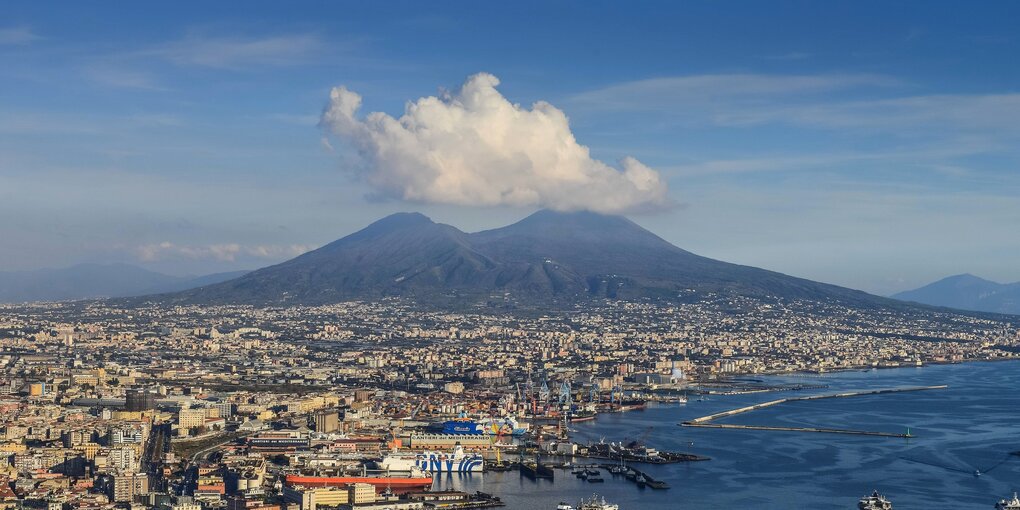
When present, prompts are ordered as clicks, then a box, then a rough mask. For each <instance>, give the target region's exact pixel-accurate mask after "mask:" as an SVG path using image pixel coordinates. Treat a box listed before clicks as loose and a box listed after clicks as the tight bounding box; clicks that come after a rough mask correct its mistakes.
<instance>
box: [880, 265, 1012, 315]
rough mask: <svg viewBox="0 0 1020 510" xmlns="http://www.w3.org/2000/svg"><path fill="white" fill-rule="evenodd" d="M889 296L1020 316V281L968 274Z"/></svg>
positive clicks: (961, 308) (927, 303) (936, 304)
mask: <svg viewBox="0 0 1020 510" xmlns="http://www.w3.org/2000/svg"><path fill="white" fill-rule="evenodd" d="M893 297H894V298H896V299H901V300H904V301H913V302H916V303H924V304H926V305H934V306H947V307H950V308H958V309H960V310H972V311H977V312H992V313H1007V314H1015V315H1020V282H1017V283H996V282H993V281H989V280H985V279H983V278H978V277H977V276H974V275H971V274H960V275H956V276H950V277H948V278H943V279H941V280H939V281H937V282H935V283H931V284H928V285H925V286H924V287H921V288H919V289H914V290H908V291H906V292H900V293H899V294H896V295H894V296H893Z"/></svg>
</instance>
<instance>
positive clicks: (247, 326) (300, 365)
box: [0, 299, 1020, 510]
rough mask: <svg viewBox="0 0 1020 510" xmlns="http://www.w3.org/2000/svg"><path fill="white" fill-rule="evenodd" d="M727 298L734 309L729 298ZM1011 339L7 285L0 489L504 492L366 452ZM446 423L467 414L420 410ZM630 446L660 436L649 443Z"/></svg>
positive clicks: (640, 308) (516, 456) (694, 311)
mask: <svg viewBox="0 0 1020 510" xmlns="http://www.w3.org/2000/svg"><path fill="white" fill-rule="evenodd" d="M735 306H739V307H740V308H741V309H742V310H743V311H742V312H741V313H740V314H733V313H731V311H732V309H733V307H735ZM1018 352H1020V329H1018V326H1017V324H1016V323H1014V322H1010V321H1008V320H1003V319H1002V318H1001V316H982V315H973V316H967V315H959V314H956V313H950V312H945V313H943V312H939V311H925V312H920V311H916V310H915V311H914V312H912V313H909V314H907V313H896V312H890V311H888V310H878V311H875V312H867V311H861V310H854V309H840V308H839V307H838V306H836V305H820V304H818V303H808V302H789V303H783V302H782V301H781V300H777V301H776V302H774V303H770V304H760V303H757V304H756V302H752V301H750V300H748V301H747V302H742V303H736V302H734V301H733V300H731V299H728V300H724V301H719V302H715V303H713V302H701V303H697V304H685V305H661V304H639V303H625V302H605V303H603V305H601V306H586V307H583V308H582V307H578V308H577V309H576V310H568V311H565V312H561V313H556V314H538V313H534V314H532V315H531V316H528V315H527V314H524V315H522V314H514V315H510V314H506V315H501V314H498V313H481V312H479V313H472V314H466V313H465V314H451V313H443V312H429V311H421V310H420V309H418V308H416V307H415V306H413V304H411V303H407V302H403V301H400V300H396V299H393V300H384V301H382V302H378V303H361V302H353V303H341V304H337V305H331V306H320V307H291V308H261V309H260V308H253V307H245V306H221V307H163V306H158V305H149V306H143V307H138V308H132V309H124V308H120V307H118V306H117V305H116V302H102V301H94V302H75V303H53V304H45V303H43V304H34V305H6V306H3V307H2V308H0V367H2V370H3V372H2V374H0V409H2V410H3V414H2V416H3V419H2V422H0V426H2V431H3V436H2V437H3V441H2V443H0V452H2V454H3V455H4V456H5V460H6V462H5V463H4V465H3V466H2V471H0V473H2V474H0V477H2V478H3V481H2V483H0V503H2V504H3V505H4V507H5V508H28V507H39V508H49V509H51V510H55V509H58V508H64V509H99V508H114V507H123V506H125V505H128V506H132V507H135V506H140V507H145V508H160V509H168V510H169V509H173V510H196V509H199V508H202V509H211V508H224V507H225V508H228V509H229V510H236V509H242V508H243V509H277V508H300V509H302V510H313V509H314V507H315V506H316V505H327V506H337V507H340V508H482V507H487V506H498V505H500V504H501V503H500V502H499V495H498V494H495V495H491V494H482V493H479V494H468V493H464V492H458V491H449V490H446V491H434V492H430V491H427V490H425V489H427V488H429V487H431V485H432V484H431V482H432V478H431V476H432V475H434V474H435V473H436V472H437V471H438V472H441V469H436V468H435V467H431V468H430V467H429V465H428V464H427V463H426V464H424V465H423V466H424V469H419V468H418V466H417V465H415V466H412V467H411V468H408V469H406V470H405V471H406V472H404V473H402V474H400V475H397V474H395V473H391V472H390V470H391V469H392V467H390V468H387V469H386V470H385V474H383V473H382V472H380V471H379V468H380V462H388V460H387V459H390V458H391V457H392V456H394V455H399V454H400V453H407V454H411V455H422V454H423V453H424V452H431V451H443V452H453V451H454V450H455V449H458V450H462V451H459V452H458V453H457V455H458V456H463V458H467V459H476V458H477V459H478V460H479V467H478V469H479V470H481V469H483V467H482V466H484V469H509V468H510V467H511V466H513V465H514V464H517V466H516V467H517V468H518V469H536V470H541V469H542V468H543V467H545V465H544V464H541V463H537V465H533V466H531V465H529V462H530V461H528V460H525V454H527V456H528V457H527V458H528V459H530V458H531V455H532V454H533V453H546V454H555V455H566V456H584V455H586V454H590V455H592V456H593V457H596V458H597V456H596V455H595V454H596V453H598V452H596V451H595V450H597V447H594V446H592V445H585V444H578V443H575V442H572V441H571V440H570V438H569V434H568V433H567V430H569V429H568V428H567V427H564V426H563V424H565V423H569V422H572V421H575V420H585V419H592V418H594V417H596V416H597V415H598V414H599V413H605V412H622V411H627V410H629V409H635V408H640V407H642V406H644V405H646V403H647V402H652V401H657V402H662V403H663V405H681V404H680V403H682V402H685V401H686V400H687V398H689V397H690V398H694V397H696V396H698V395H702V394H712V393H722V394H725V393H727V392H741V391H781V390H784V388H774V387H773V388H769V387H764V386H760V385H755V384H754V383H752V382H748V381H747V380H745V379H742V377H743V376H746V375H748V374H769V373H783V372H792V371H809V372H824V371H833V370H846V369H861V368H885V367H897V366H922V365H928V364H939V363H956V362H966V361H974V360H996V359H1011V358H1015V357H1017V355H1018ZM457 423H464V424H466V425H469V427H474V426H475V425H476V424H483V425H478V426H477V428H475V429H471V430H468V431H466V432H467V433H463V432H464V431H460V430H441V429H436V426H437V425H440V426H441V425H443V424H446V427H447V428H449V427H450V424H454V425H456V424H457ZM651 446H652V447H654V445H651ZM642 448H644V450H641V449H642ZM639 450H640V451H639ZM626 455H628V456H633V457H634V458H635V459H636V460H640V459H639V457H640V456H641V455H653V456H657V457H660V458H661V457H662V455H661V454H660V453H658V452H655V450H654V448H649V447H648V446H644V445H635V450H634V451H628V452H627V453H626ZM676 455H680V454H679V453H677V454H676ZM397 458H399V457H397ZM451 458H453V457H452V456H451ZM571 458H574V457H571ZM576 458H581V457H576ZM458 459H460V457H458ZM529 466H530V467H529ZM468 469H469V470H473V469H475V468H473V467H472V468H468ZM373 471H374V472H375V475H372V472H373ZM533 474H535V475H539V476H540V475H541V474H540V473H533ZM398 476H399V478H398ZM344 477H347V478H344ZM330 480H337V482H336V483H332V482H330ZM414 480H418V481H419V482H415V481H414ZM401 484H409V485H401ZM416 484H417V485H416ZM401 489H402V490H401Z"/></svg>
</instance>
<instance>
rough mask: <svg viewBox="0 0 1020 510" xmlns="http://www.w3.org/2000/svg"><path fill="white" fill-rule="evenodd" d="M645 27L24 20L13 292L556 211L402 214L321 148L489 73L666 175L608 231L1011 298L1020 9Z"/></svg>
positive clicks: (597, 145) (880, 287)
mask: <svg viewBox="0 0 1020 510" xmlns="http://www.w3.org/2000/svg"><path fill="white" fill-rule="evenodd" d="M196 5H197V4H196ZM653 5H654V7H655V8H649V9H626V8H624V7H622V6H613V5H609V4H602V5H593V6H586V7H587V9H586V10H584V11H582V12H580V13H578V11H577V9H576V7H577V6H572V5H570V4H563V5H561V6H557V7H548V6H539V4H530V5H529V4H525V5H521V6H517V7H507V8H506V9H505V10H504V11H502V12H500V13H498V15H494V14H493V13H490V12H488V11H487V10H484V9H480V8H477V7H472V6H470V5H468V4H462V5H461V6H460V7H461V8H458V9H448V10H445V11H444V12H432V11H431V10H430V9H428V8H425V7H423V6H418V5H415V4H414V3H403V4H401V3H397V4H387V5H386V6H365V5H361V6H357V5H343V6H340V5H332V6H330V5H313V4H305V5H300V6H299V7H298V8H289V7H288V8H284V7H282V6H273V5H271V4H253V5H252V6H251V8H250V9H249V10H247V11H245V12H236V10H235V9H232V8H229V7H227V6H214V7H208V6H206V7H204V8H202V9H198V8H194V9H180V8H176V7H175V8H169V7H151V8H148V7H147V8H146V11H147V12H144V13H143V12H142V11H141V10H139V9H140V8H139V7H134V6H127V7H123V6H118V7H113V6H99V7H85V6H78V5H71V4H69V5H65V6H62V7H61V8H60V9H54V8H52V7H46V6H36V5H29V4H22V5H14V6H11V7H9V9H8V11H9V15H8V16H6V17H5V18H6V19H5V21H4V23H3V24H2V26H0V58H2V59H3V61H4V65H3V66H2V69H0V76H3V78H4V79H3V80H2V81H3V83H2V84H0V91H2V92H3V94H2V96H3V98H4V99H2V100H0V108H2V109H3V112H4V115H3V119H2V120H0V131H2V132H3V137H2V139H0V214H3V215H4V217H6V218H12V219H13V220H14V221H8V222H3V224H2V225H0V235H3V236H4V238H5V239H7V240H8V242H5V243H3V245H2V246H0V262H2V266H3V267H0V270H22V269H34V268H41V267H60V266H67V265H71V264H74V263H79V262H126V263H132V264H137V265H141V266H143V267H147V268H150V269H155V270H160V271H164V272H169V273H174V274H184V273H191V274H199V273H210V272H216V271H223V270H231V269H253V268H256V267H262V266H265V265H269V264H271V263H275V262H279V261H281V260H285V259H287V258H290V257H291V256H293V255H296V254H298V253H302V252H304V251H306V250H308V249H311V248H315V247H318V246H321V245H323V244H325V243H328V242H330V241H333V240H335V239H338V238H340V237H343V236H344V235H346V234H349V233H351V232H354V231H356V230H358V229H360V228H361V227H363V226H365V225H367V224H368V223H370V222H372V221H374V220H376V219H378V218H380V217H383V216H385V215H387V214H389V213H392V212H396V211H422V212H424V213H425V214H427V215H429V216H430V217H432V218H433V219H435V220H436V221H439V222H442V223H448V224H451V225H454V226H456V227H458V228H461V229H463V230H465V231H477V230H483V229H487V228H492V227H495V226H499V225H503V224H507V223H510V222H512V221H516V220H518V219H520V218H522V217H524V216H526V215H527V214H529V213H530V212H532V211H533V210H535V209H538V208H541V207H549V206H552V205H554V204H551V203H548V201H544V202H543V201H539V202H538V203H527V202H524V203H521V202H513V203H504V202H500V201H496V202H492V201H491V200H490V201H488V202H485V201H479V202H478V203H477V204H475V203H472V201H473V200H475V198H477V196H478V194H477V193H473V194H469V195H468V199H465V200H460V201H457V202H454V203H450V202H449V201H444V200H446V199H444V198H442V197H437V196H436V195H434V194H423V195H412V196H410V199H408V200H403V199H401V198H400V197H401V196H408V195H407V194H399V193H398V194H396V195H395V194H394V193H393V187H383V188H382V189H380V187H379V186H377V185H376V186H373V185H372V184H371V183H370V182H369V181H368V180H367V179H366V174H365V172H364V171H363V168H364V166H365V161H364V160H363V158H362V157H359V156H358V154H357V151H356V150H353V149H352V148H351V147H349V146H345V144H344V143H343V141H344V140H340V142H341V143H336V142H337V140H336V139H335V133H332V132H329V133H328V132H326V131H325V130H323V129H322V128H320V127H318V123H319V121H320V114H321V113H322V112H323V110H324V108H326V107H327V105H328V103H329V101H330V90H331V89H333V88H334V87H340V86H343V87H346V88H347V89H348V90H350V91H354V92H356V93H357V94H358V95H360V96H361V98H362V100H363V104H362V106H361V109H360V113H359V114H358V117H357V118H358V119H364V116H365V115H366V114H368V113H369V112H383V113H385V114H386V115H389V116H391V117H399V116H401V115H403V114H404V113H405V112H406V110H405V106H406V104H407V103H408V102H414V101H418V100H419V99H420V98H427V97H429V96H437V97H445V96H443V95H442V92H441V91H447V93H454V92H456V91H457V90H458V89H459V88H460V87H461V85H462V84H463V83H465V81H466V80H468V79H469V77H471V76H475V75H477V74H478V73H490V74H491V75H492V76H495V77H498V79H499V81H500V84H499V85H498V86H497V87H495V90H497V91H498V92H499V94H501V95H502V97H505V99H506V100H507V101H508V103H509V104H513V105H519V106H518V107H519V108H521V109H523V111H533V108H534V105H535V104H536V103H539V102H547V103H548V104H550V105H551V106H552V107H554V108H555V109H556V110H558V111H561V112H562V113H563V114H564V115H565V116H566V117H567V118H569V130H568V131H567V133H568V134H570V135H572V136H573V137H575V138H576V142H577V143H578V144H580V145H582V146H586V147H588V148H589V149H590V150H591V159H593V160H596V161H599V162H604V163H605V164H606V165H608V166H610V167H613V168H616V169H620V168H623V167H622V164H621V161H624V160H625V158H628V157H632V158H635V160H636V161H638V162H640V164H642V165H644V166H647V168H649V169H650V170H651V171H653V172H655V173H656V174H657V175H659V176H661V178H662V182H663V184H664V185H665V186H666V187H668V190H669V191H668V193H666V194H665V195H664V196H665V197H666V198H668V202H669V204H667V205H668V206H667V207H658V208H655V210H654V211H647V210H642V211H638V214H630V212H631V211H629V210H620V211H618V212H626V213H628V217H630V218H631V219H633V220H634V221H636V222H637V223H639V224H640V225H642V226H644V227H646V228H648V229H649V230H651V231H653V232H655V233H657V234H659V235H660V236H662V237H663V238H664V239H666V240H668V241H670V242H671V243H674V244H676V245H677V246H680V247H681V248H684V249H687V250H690V251H693V252H695V253H698V254H700V255H704V256H708V257H712V258H716V259H721V260H725V261H729V262H736V263H741V264H748V265H754V266H757V267H763V268H766V269H771V270H776V271H780V272H784V273H787V274H791V275H795V276H800V277H805V278H809V279H813V280H818V281H824V282H829V283H835V284H839V285H844V286H848V287H851V288H858V289H863V290H866V291H869V292H873V293H877V294H885V295H887V294H891V293H894V292H897V291H901V290H905V289H910V288H914V287H918V286H920V285H923V284H926V283H929V282H931V281H934V280H937V279H939V278H942V277H944V276H948V275H950V274H957V273H974V274H978V275H980V276H982V277H985V278H989V279H993V280H997V281H1001V282H1012V281H1017V280H1020V274H1017V273H1016V270H1015V263H1014V260H1015V256H1014V254H1015V253H1016V251H1017V248H1020V245H1018V244H1017V243H1018V241H1017V240H1016V239H1014V238H1013V237H1012V236H1009V235H1007V233H1008V232H1010V231H1011V227H1012V225H1014V224H1016V222H1017V221H1018V220H1020V204H1018V203H1017V201H1016V200H1015V196H1016V195H1017V192H1020V181H1018V178H1017V174H1016V172H1015V167H1016V162H1017V160H1018V155H1020V154H1018V152H1017V150H1016V149H1015V144H1014V143H1012V142H1015V140H1016V138H1017V135H1018V134H1020V132H1018V131H1017V125H1016V123H1015V121H1014V120H1013V119H1015V118H1016V117H1017V116H1018V113H1020V111H1018V108H1020V99H1018V95H1017V91H1016V88H1015V83H1017V78H1018V74H1020V69H1017V66H1016V65H1015V64H1013V63H1012V61H1011V59H1010V56H1011V55H1012V54H1014V53H1015V52H1016V49H1017V46H1018V44H1020V41H1018V40H1017V38H1016V36H1015V35H1014V33H1013V30H1012V24H1011V20H1013V19H1016V10H1017V7H1016V6H1015V5H1011V4H1008V3H991V4H985V5H984V6H983V7H982V9H975V10H968V11H961V10H959V9H958V8H956V7H955V6H954V5H953V4H951V3H948V2H945V3H943V2H936V3H924V4H920V3H904V4H897V5H894V6H889V5H884V4H881V3H865V4H853V6H852V8H851V4H849V3H846V4H834V5H826V6H820V5H813V4H810V3H793V4H789V5H787V6H786V7H787V8H785V9H777V8H773V7H772V6H766V5H759V4H753V3H744V4H734V7H733V9H732V11H733V12H731V13H723V12H721V11H720V10H719V9H715V8H712V7H710V6H706V5H699V4H684V5H672V4H653ZM152 10H155V12H149V11H152ZM950 14H951V15H950ZM156 19H159V22H158V23H157V22H156ZM324 20H328V21H324ZM593 27H597V28H598V30H593ZM607 27H612V29H611V30H607ZM521 33H524V34H526V35H527V37H519V34H521ZM506 40H513V41H514V44H512V45H507V44H505V41H506ZM331 133H332V134H331ZM324 138H325V139H326V140H328V141H329V144H328V146H327V144H325V143H324V142H323V140H324ZM412 168H417V167H413V166H412ZM539 170H542V169H539ZM398 188H399V189H401V190H403V189H404V188H403V187H398ZM665 202H666V201H663V202H662V203H665ZM613 212H617V211H613Z"/></svg>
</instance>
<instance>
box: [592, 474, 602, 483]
mask: <svg viewBox="0 0 1020 510" xmlns="http://www.w3.org/2000/svg"><path fill="white" fill-rule="evenodd" d="M588 483H605V480H604V479H603V478H602V476H601V475H592V476H589V477H588Z"/></svg>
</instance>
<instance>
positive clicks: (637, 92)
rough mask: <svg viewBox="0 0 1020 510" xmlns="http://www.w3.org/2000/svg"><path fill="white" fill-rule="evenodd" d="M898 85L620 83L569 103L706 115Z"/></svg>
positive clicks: (852, 81)
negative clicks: (717, 108)
mask: <svg viewBox="0 0 1020 510" xmlns="http://www.w3.org/2000/svg"><path fill="white" fill-rule="evenodd" d="M900 84H901V82H900V81H899V80H897V79H895V78H892V77H889V76H883V75H876V74H831V75H772V74H705V75H694V76H677V77H666V78H652V79H647V80H638V81H631V82H626V83H620V84H616V85H611V86H608V87H604V88H601V89H597V90H591V91H588V92H583V93H580V94H576V95H574V96H573V97H572V98H571V102H572V103H574V104H577V105H578V106H581V107H584V108H589V109H594V110H630V111H662V110H663V109H669V110H670V111H675V110H677V109H699V110H703V109H705V108H706V107H710V106H712V105H732V104H760V103H762V102H763V100H764V99H774V98H776V97H794V98H803V97H804V96H805V95H808V94H821V93H828V92H832V91H838V90H848V89H856V88H861V87H870V88H875V87H890V86H896V85H900Z"/></svg>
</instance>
